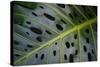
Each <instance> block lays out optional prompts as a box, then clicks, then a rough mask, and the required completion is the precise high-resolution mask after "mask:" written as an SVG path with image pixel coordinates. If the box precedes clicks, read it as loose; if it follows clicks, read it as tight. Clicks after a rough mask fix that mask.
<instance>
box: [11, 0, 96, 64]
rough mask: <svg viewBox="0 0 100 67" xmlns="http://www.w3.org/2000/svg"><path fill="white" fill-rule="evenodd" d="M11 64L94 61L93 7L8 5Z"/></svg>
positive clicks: (94, 21) (47, 4) (33, 4)
mask: <svg viewBox="0 0 100 67" xmlns="http://www.w3.org/2000/svg"><path fill="white" fill-rule="evenodd" d="M11 5H12V11H13V13H12V16H13V18H12V19H13V22H12V23H13V48H12V49H13V53H12V55H13V57H12V59H13V61H12V64H13V65H30V64H31V65H32V64H51V63H68V62H84V61H96V60H97V7H96V6H88V5H87V6H85V5H66V4H50V3H33V2H20V1H14V2H11Z"/></svg>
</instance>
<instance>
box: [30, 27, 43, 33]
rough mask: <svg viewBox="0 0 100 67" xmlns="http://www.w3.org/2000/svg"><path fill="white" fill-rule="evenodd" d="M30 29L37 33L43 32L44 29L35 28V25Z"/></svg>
mask: <svg viewBox="0 0 100 67" xmlns="http://www.w3.org/2000/svg"><path fill="white" fill-rule="evenodd" d="M30 30H31V31H32V32H34V33H36V34H42V31H41V30H40V29H38V28H35V27H31V28H30Z"/></svg>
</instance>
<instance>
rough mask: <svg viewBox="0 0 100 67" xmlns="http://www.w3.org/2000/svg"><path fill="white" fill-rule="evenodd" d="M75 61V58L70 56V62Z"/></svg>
mask: <svg viewBox="0 0 100 67" xmlns="http://www.w3.org/2000/svg"><path fill="white" fill-rule="evenodd" d="M73 61H74V57H73V55H72V54H70V55H69V62H73Z"/></svg>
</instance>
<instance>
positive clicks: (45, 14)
mask: <svg viewBox="0 0 100 67" xmlns="http://www.w3.org/2000/svg"><path fill="white" fill-rule="evenodd" d="M44 16H45V17H46V18H48V19H50V20H52V21H54V20H55V18H54V17H53V16H51V15H49V14H47V13H44Z"/></svg>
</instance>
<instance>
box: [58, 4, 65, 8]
mask: <svg viewBox="0 0 100 67" xmlns="http://www.w3.org/2000/svg"><path fill="white" fill-rule="evenodd" d="M57 5H58V6H59V7H61V8H65V4H57Z"/></svg>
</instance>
